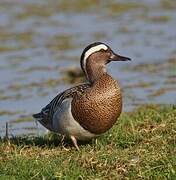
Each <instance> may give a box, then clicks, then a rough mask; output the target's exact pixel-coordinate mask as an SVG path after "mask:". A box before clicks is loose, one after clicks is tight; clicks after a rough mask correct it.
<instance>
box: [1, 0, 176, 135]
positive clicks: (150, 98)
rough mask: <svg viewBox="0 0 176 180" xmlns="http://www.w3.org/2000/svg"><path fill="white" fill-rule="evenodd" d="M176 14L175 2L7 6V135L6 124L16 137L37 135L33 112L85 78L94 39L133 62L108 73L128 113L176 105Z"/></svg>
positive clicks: (13, 0) (13, 2)
mask: <svg viewBox="0 0 176 180" xmlns="http://www.w3.org/2000/svg"><path fill="white" fill-rule="evenodd" d="M97 7H98V8H97ZM175 9H176V5H175V3H174V0H155V1H151V0H142V1H140V3H139V2H138V1H133V2H132V1H129V0H126V1H113V0H112V1H108V2H107V1H104V2H103V1H101V2H100V1H98V0H97V1H86V0H84V1H73V2H72V3H70V1H57V0H50V1H49V0H45V1H43V0H37V1H34V0H30V1H29V0H28V1H27V0H21V1H19V0H8V1H5V0H4V1H1V2H0V85H1V86H0V134H1V135H4V134H5V123H6V122H10V123H9V126H10V128H9V129H10V130H9V133H12V134H13V135H17V134H24V133H28V134H35V133H36V132H37V131H38V130H36V125H35V122H34V120H33V119H32V118H31V114H32V113H34V112H38V111H39V110H40V109H41V107H43V106H44V105H46V104H47V103H48V102H49V101H50V100H51V99H52V98H53V97H54V96H55V95H56V94H57V93H58V92H60V91H62V90H64V89H65V88H67V87H70V86H73V84H74V83H76V84H77V83H79V82H80V81H82V80H83V78H79V75H81V74H80V73H76V74H75V73H74V69H75V68H76V71H77V68H78V67H79V58H80V54H81V53H82V50H83V48H84V47H85V46H86V45H88V44H89V43H91V42H93V41H103V42H106V43H107V44H109V45H110V46H112V48H113V49H114V51H116V52H118V53H120V54H123V55H126V56H129V57H131V58H132V60H133V61H132V62H129V63H126V62H125V63H113V65H112V64H111V65H109V68H108V70H109V72H110V73H111V74H112V75H113V77H114V78H115V79H118V80H119V81H120V83H121V86H122V88H123V95H124V110H130V109H131V108H133V107H135V106H138V105H139V104H144V103H168V104H174V103H176V99H175V97H176V85H175V84H176V49H175V48H176V41H175V39H176V31H175V29H176V11H175ZM70 76H71V77H70ZM69 78H71V79H69ZM74 78H77V79H74ZM40 128H41V127H39V130H40Z"/></svg>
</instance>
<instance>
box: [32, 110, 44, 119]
mask: <svg viewBox="0 0 176 180" xmlns="http://www.w3.org/2000/svg"><path fill="white" fill-rule="evenodd" d="M32 116H33V118H35V119H36V120H37V121H41V120H42V119H43V113H41V112H40V113H36V114H33V115H32Z"/></svg>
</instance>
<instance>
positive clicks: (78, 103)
mask: <svg viewBox="0 0 176 180" xmlns="http://www.w3.org/2000/svg"><path fill="white" fill-rule="evenodd" d="M71 110H72V114H73V117H74V119H75V120H76V121H77V122H79V124H80V125H81V126H82V127H83V128H84V129H86V130H88V131H89V132H92V133H95V134H101V133H104V132H106V131H107V130H108V129H110V128H111V127H112V126H113V124H114V123H115V122H116V121H117V118H118V117H119V116H120V113H121V111H122V97H121V92H120V87H119V85H118V83H117V82H116V81H115V80H113V79H112V77H111V76H109V75H107V74H106V75H103V76H101V77H100V79H99V80H98V81H96V82H95V83H94V84H93V86H92V87H91V88H89V89H86V90H85V93H84V94H77V95H76V96H75V97H74V98H73V101H72V109H71Z"/></svg>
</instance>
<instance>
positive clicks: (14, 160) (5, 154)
mask: <svg viewBox="0 0 176 180" xmlns="http://www.w3.org/2000/svg"><path fill="white" fill-rule="evenodd" d="M175 145H176V107H174V106H153V105H150V106H143V107H140V108H138V109H137V110H135V111H133V112H130V113H124V114H123V115H122V116H121V118H120V120H119V122H118V123H117V124H116V125H115V126H114V127H113V128H112V129H111V130H110V131H109V132H108V133H105V134H104V135H102V136H101V137H99V138H97V140H93V141H91V142H89V143H86V144H80V152H78V151H76V149H75V147H73V146H72V143H71V142H70V141H68V142H61V141H60V138H58V137H57V136H53V135H47V136H45V137H23V138H22V137H21V138H14V139H11V140H8V141H7V140H4V139H1V140H0V179H1V180H3V179H15V180H16V179H20V180H22V179H95V178H97V179H176V146H175Z"/></svg>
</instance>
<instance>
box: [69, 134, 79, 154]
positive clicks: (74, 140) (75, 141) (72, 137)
mask: <svg viewBox="0 0 176 180" xmlns="http://www.w3.org/2000/svg"><path fill="white" fill-rule="evenodd" d="M70 138H71V140H72V142H73V144H74V146H75V147H76V149H77V150H78V151H79V147H78V144H77V140H76V138H75V137H74V136H70Z"/></svg>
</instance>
